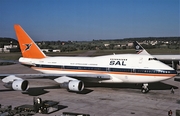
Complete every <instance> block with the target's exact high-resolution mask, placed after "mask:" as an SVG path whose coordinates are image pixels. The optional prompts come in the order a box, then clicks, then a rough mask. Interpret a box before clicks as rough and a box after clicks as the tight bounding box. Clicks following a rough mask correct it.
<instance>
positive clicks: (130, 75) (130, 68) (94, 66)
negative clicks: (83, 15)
mask: <svg viewBox="0 0 180 116" xmlns="http://www.w3.org/2000/svg"><path fill="white" fill-rule="evenodd" d="M14 29H15V32H16V36H17V39H18V42H19V45H20V49H21V53H22V57H20V58H19V62H20V63H21V64H22V65H25V66H29V67H31V68H32V69H34V70H37V71H40V72H42V74H30V75H39V76H43V77H54V81H56V82H57V83H59V84H60V87H61V88H66V89H67V90H68V91H73V92H81V91H83V90H84V83H85V82H92V83H135V84H137V83H140V84H143V85H142V89H141V92H142V93H147V92H149V88H148V83H152V82H159V81H163V80H167V79H170V78H172V77H174V76H176V74H177V72H176V71H175V70H174V69H173V68H171V67H170V66H168V65H166V64H164V63H162V62H160V61H158V60H156V58H154V57H152V56H151V55H137V54H113V55H104V56H95V57H78V56H77V57H67V56H55V57H50V56H46V55H45V54H44V53H43V52H42V51H41V50H40V48H39V47H38V46H37V45H36V43H35V42H34V41H33V40H32V39H31V38H30V36H29V35H28V34H27V33H26V32H25V31H24V30H23V28H22V27H21V26H20V25H18V24H15V25H14ZM18 75H21V74H14V75H12V74H11V75H7V74H6V77H5V78H3V79H2V81H3V82H4V83H5V87H8V88H12V89H14V90H21V91H26V90H28V87H29V85H28V84H29V83H28V81H27V80H23V79H22V78H20V77H18ZM27 75H28V74H25V76H27ZM21 76H22V75H21Z"/></svg>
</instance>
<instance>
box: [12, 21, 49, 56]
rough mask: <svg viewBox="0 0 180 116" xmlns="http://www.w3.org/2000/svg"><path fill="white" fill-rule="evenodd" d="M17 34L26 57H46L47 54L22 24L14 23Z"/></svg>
mask: <svg viewBox="0 0 180 116" xmlns="http://www.w3.org/2000/svg"><path fill="white" fill-rule="evenodd" d="M14 29H15V32H16V36H17V38H18V42H19V45H20V49H21V53H22V56H23V57H25V58H45V57H46V55H45V54H44V53H43V52H42V51H41V50H40V48H39V47H38V46H37V45H36V44H35V42H34V41H33V40H32V39H31V38H30V37H29V35H28V34H27V33H26V32H25V31H24V30H23V29H22V27H21V26H20V25H17V24H16V25H14Z"/></svg>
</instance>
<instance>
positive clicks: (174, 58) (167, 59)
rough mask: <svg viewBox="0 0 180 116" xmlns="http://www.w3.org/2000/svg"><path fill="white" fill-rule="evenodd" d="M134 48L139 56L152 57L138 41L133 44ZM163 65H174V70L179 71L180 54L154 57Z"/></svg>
mask: <svg viewBox="0 0 180 116" xmlns="http://www.w3.org/2000/svg"><path fill="white" fill-rule="evenodd" d="M133 44H134V48H135V50H136V53H137V54H141V55H142V54H143V55H150V54H149V53H148V52H147V51H146V50H145V49H144V48H143V47H142V46H141V45H140V44H139V43H138V42H137V41H134V42H133ZM153 57H155V58H157V59H158V60H160V61H161V62H163V63H166V64H172V67H173V68H174V69H177V65H178V64H179V65H180V54H179V55H153Z"/></svg>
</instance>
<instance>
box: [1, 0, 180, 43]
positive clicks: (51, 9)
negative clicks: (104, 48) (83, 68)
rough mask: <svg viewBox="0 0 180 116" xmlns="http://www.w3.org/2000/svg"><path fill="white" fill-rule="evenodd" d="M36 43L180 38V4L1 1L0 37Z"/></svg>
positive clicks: (160, 0) (165, 0) (158, 0)
mask: <svg viewBox="0 0 180 116" xmlns="http://www.w3.org/2000/svg"><path fill="white" fill-rule="evenodd" d="M14 24H20V25H21V26H22V27H23V29H24V30H25V31H26V32H27V33H28V34H29V36H30V37H31V38H32V39H33V40H35V41H38V40H72V41H74V40H75V41H81V40H89V41H90V40H93V39H122V38H129V37H167V36H168V37H169V36H180V1H179V0H0V37H12V38H16V36H15V32H14V27H13V26H14Z"/></svg>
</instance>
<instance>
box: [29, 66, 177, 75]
mask: <svg viewBox="0 0 180 116" xmlns="http://www.w3.org/2000/svg"><path fill="white" fill-rule="evenodd" d="M32 68H33V69H35V70H54V71H67V72H87V73H94V74H121V75H123V74H124V75H134V76H162V77H173V76H176V74H150V73H130V72H108V71H107V72H106V71H92V70H73V69H59V68H38V67H32Z"/></svg>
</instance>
